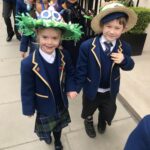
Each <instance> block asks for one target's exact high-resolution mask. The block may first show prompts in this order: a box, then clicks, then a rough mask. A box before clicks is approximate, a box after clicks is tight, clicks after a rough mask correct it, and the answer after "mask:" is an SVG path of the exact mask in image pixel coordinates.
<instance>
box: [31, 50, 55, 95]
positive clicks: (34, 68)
mask: <svg viewBox="0 0 150 150" xmlns="http://www.w3.org/2000/svg"><path fill="white" fill-rule="evenodd" d="M32 63H33V64H34V65H35V66H34V67H33V69H32V70H33V71H34V72H35V73H36V74H37V76H39V78H40V79H41V80H42V81H43V82H44V83H45V84H46V85H47V86H48V88H49V89H50V91H51V92H52V95H53V97H54V94H53V91H52V89H51V87H50V85H49V84H48V82H47V81H46V80H45V79H44V78H43V77H42V76H41V75H40V74H39V73H38V72H37V71H36V67H37V66H38V63H36V62H35V51H34V53H33V57H32Z"/></svg>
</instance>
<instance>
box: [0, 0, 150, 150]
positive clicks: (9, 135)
mask: <svg viewBox="0 0 150 150" xmlns="http://www.w3.org/2000/svg"><path fill="white" fill-rule="evenodd" d="M1 9H2V2H0V10H1ZM0 33H1V36H0V47H1V51H0V122H1V123H0V150H35V149H36V150H48V149H49V150H53V143H52V145H50V146H47V145H46V144H45V143H44V142H40V141H39V140H38V138H37V137H36V136H35V135H34V133H33V128H34V120H35V118H34V117H33V118H30V119H29V118H27V117H25V116H23V115H22V112H21V103H20V75H19V69H20V60H21V59H20V55H19V50H18V49H19V42H18V41H17V40H16V38H15V37H14V38H13V40H12V41H11V42H10V43H7V42H5V38H6V35H5V26H4V23H3V20H2V18H1V17H0ZM134 59H135V61H136V67H135V70H134V71H131V72H130V73H129V72H128V73H127V72H123V73H122V84H121V92H120V94H121V96H123V97H124V99H123V98H121V100H122V102H123V104H125V106H127V107H128V108H131V109H130V110H132V112H135V113H136V114H137V116H140V117H142V116H144V115H145V114H147V113H149V108H150V107H149V106H150V102H149V97H150V96H149V84H148V83H150V82H149V80H150V78H149V74H148V69H147V68H148V67H149V65H150V61H149V52H148V51H145V52H144V53H143V55H142V56H138V57H137V56H136V57H134ZM145 62H146V63H145ZM117 106H118V110H117V113H116V116H115V118H114V120H113V123H112V126H111V127H109V128H108V129H107V131H106V133H105V134H104V135H99V134H97V137H96V138H95V139H90V138H88V137H87V136H86V134H85V131H84V128H83V120H82V119H81V118H80V113H81V95H80V96H79V97H78V98H77V99H76V100H70V113H71V118H72V123H71V124H70V125H69V127H67V128H65V129H64V131H63V136H62V141H63V144H64V150H100V149H101V150H110V149H111V150H122V149H123V147H124V144H125V142H126V139H127V137H128V135H129V133H130V132H131V131H132V129H133V128H134V127H135V126H136V122H135V121H134V119H133V117H132V116H131V114H130V113H128V111H127V110H126V109H125V107H124V106H123V105H122V104H121V103H120V102H119V101H118V100H117ZM133 106H134V107H133ZM94 117H95V118H94V122H95V128H96V124H97V113H96V114H95V116H94Z"/></svg>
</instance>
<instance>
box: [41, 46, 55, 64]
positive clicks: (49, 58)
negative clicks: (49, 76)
mask: <svg viewBox="0 0 150 150" xmlns="http://www.w3.org/2000/svg"><path fill="white" fill-rule="evenodd" d="M39 52H40V54H41V56H42V57H43V58H44V60H45V61H47V62H48V63H50V64H52V63H53V62H54V60H55V57H56V51H55V50H54V51H53V52H52V54H47V53H45V52H43V51H42V50H41V48H39Z"/></svg>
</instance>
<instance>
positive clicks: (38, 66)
mask: <svg viewBox="0 0 150 150" xmlns="http://www.w3.org/2000/svg"><path fill="white" fill-rule="evenodd" d="M32 63H33V64H34V67H33V69H32V70H33V71H34V72H35V74H36V75H37V76H38V77H39V78H40V79H41V80H42V81H43V82H44V83H45V84H46V85H47V87H48V88H49V89H50V90H51V91H52V89H51V87H50V85H49V83H48V79H47V76H46V73H45V70H44V65H43V62H42V60H41V58H40V54H39V51H34V53H33V57H32Z"/></svg>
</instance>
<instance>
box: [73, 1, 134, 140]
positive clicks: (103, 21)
mask: <svg viewBox="0 0 150 150" xmlns="http://www.w3.org/2000/svg"><path fill="white" fill-rule="evenodd" d="M136 21H137V16H136V14H135V13H134V11H132V10H131V9H130V8H127V7H125V6H123V5H122V4H120V3H111V4H108V5H106V6H104V7H103V8H102V9H101V10H100V13H99V14H98V15H96V16H95V17H94V18H93V20H92V22H91V27H92V29H93V31H94V32H95V33H96V34H98V35H97V36H96V37H95V38H91V39H88V40H87V41H85V42H83V43H82V44H81V46H80V50H79V57H78V61H77V73H76V82H77V92H78V93H79V92H80V90H81V88H82V87H83V109H82V118H83V119H84V126H85V131H86V133H87V135H88V136H89V137H91V138H94V137H95V136H96V132H95V129H94V125H93V114H94V112H95V111H96V110H97V109H98V111H99V115H98V125H97V128H98V132H99V133H104V132H105V130H106V125H107V124H108V125H111V122H112V119H113V117H114V115H115V112H116V96H117V94H118V92H119V85H120V68H121V69H122V70H125V71H129V70H132V69H133V67H134V61H133V59H132V58H131V57H130V55H131V47H130V46H129V44H127V43H126V42H125V41H122V40H120V36H121V34H122V33H124V32H126V31H128V30H130V29H131V28H132V27H133V26H134V25H135V24H136ZM76 94H77V93H74V97H75V96H76Z"/></svg>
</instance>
